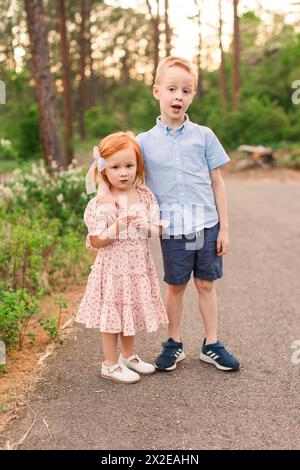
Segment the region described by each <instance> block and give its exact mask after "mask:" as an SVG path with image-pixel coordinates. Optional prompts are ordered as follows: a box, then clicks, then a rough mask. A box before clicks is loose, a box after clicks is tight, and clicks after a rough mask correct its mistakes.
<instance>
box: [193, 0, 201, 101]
mask: <svg viewBox="0 0 300 470" xmlns="http://www.w3.org/2000/svg"><path fill="white" fill-rule="evenodd" d="M194 3H195V6H196V7H197V10H198V12H197V23H198V54H197V72H198V81H197V90H196V94H197V96H198V98H202V96H203V73H202V63H201V52H202V21H201V7H202V3H201V4H200V5H199V3H198V1H197V0H194Z"/></svg>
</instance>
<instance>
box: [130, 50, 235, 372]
mask: <svg viewBox="0 0 300 470" xmlns="http://www.w3.org/2000/svg"><path fill="white" fill-rule="evenodd" d="M196 82H197V77H196V74H195V72H194V70H193V67H192V65H191V64H190V62H188V61H187V60H185V59H182V58H179V57H167V58H165V59H164V60H162V61H161V62H160V63H159V66H158V68H157V73H156V77H155V84H154V85H153V94H154V97H155V99H157V100H158V101H159V105H160V111H161V116H160V117H159V118H157V123H156V126H155V127H153V128H152V129H150V130H149V131H148V132H144V133H142V134H139V135H138V137H137V140H138V143H139V145H140V147H141V150H142V154H143V157H144V163H145V169H146V184H147V186H148V187H149V188H150V189H151V190H152V192H153V193H154V194H155V196H156V197H157V200H158V203H159V205H160V209H161V212H162V213H163V218H166V217H169V221H170V225H169V228H168V230H167V232H166V234H167V236H163V237H162V238H161V248H162V255H163V261H164V270H165V277H164V280H165V282H166V283H167V300H166V309H167V314H168V318H169V336H170V337H169V339H168V340H167V341H166V342H164V343H163V349H162V351H161V353H160V354H159V356H158V357H157V359H156V361H155V366H156V368H157V369H159V370H163V371H170V370H173V369H175V368H176V363H177V362H178V361H180V360H182V359H184V358H185V354H184V351H183V344H182V341H181V339H180V322H181V317H182V310H183V294H184V291H185V288H186V286H187V284H188V281H189V279H190V276H191V273H192V271H193V274H194V282H195V286H196V288H197V291H198V296H199V307H200V312H201V315H202V319H203V323H204V329H205V339H204V341H203V345H202V349H201V353H200V359H201V360H203V361H205V362H208V363H210V364H213V365H214V366H216V367H217V368H218V369H221V370H224V371H229V370H237V369H239V367H240V364H239V361H238V360H237V359H235V358H234V357H233V356H232V355H231V354H229V352H228V351H227V350H226V349H225V348H224V346H223V344H222V343H220V342H219V341H218V338H217V299H216V291H215V285H214V284H215V280H216V279H218V278H220V277H222V275H223V272H222V256H223V255H225V254H226V253H227V251H228V247H229V237H228V216H227V197H226V191H225V186H224V182H223V179H222V176H221V172H220V167H221V166H222V165H224V164H225V163H227V162H228V161H229V157H228V156H227V154H226V153H225V151H224V149H223V147H222V146H221V144H220V142H219V141H218V139H217V137H216V136H215V135H214V133H213V132H212V131H211V130H210V129H209V128H207V127H204V126H199V125H197V124H194V123H192V122H190V121H189V118H188V116H187V114H186V111H187V109H188V107H189V105H190V104H191V103H192V101H193V98H194V96H195V90H196Z"/></svg>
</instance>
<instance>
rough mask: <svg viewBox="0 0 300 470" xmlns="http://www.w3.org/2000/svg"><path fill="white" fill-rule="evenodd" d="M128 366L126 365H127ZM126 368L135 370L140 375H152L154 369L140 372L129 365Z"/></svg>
mask: <svg viewBox="0 0 300 470" xmlns="http://www.w3.org/2000/svg"><path fill="white" fill-rule="evenodd" d="M127 367H128V366H127ZM128 369H130V370H132V371H133V372H136V373H137V374H140V375H152V374H154V372H155V369H154V370H152V371H151V372H141V371H140V370H136V369H132V368H131V367H128Z"/></svg>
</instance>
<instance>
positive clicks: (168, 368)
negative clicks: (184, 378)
mask: <svg viewBox="0 0 300 470" xmlns="http://www.w3.org/2000/svg"><path fill="white" fill-rule="evenodd" d="M183 359H185V354H184V351H182V353H181V354H180V355H179V356H178V358H177V359H176V361H175V364H174V365H173V366H171V367H167V368H166V369H159V368H158V367H157V366H156V364H154V366H155V368H156V369H157V370H162V371H164V370H174V369H176V366H177V362H180V361H183Z"/></svg>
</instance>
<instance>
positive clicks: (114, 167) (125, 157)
mask: <svg viewBox="0 0 300 470" xmlns="http://www.w3.org/2000/svg"><path fill="white" fill-rule="evenodd" d="M106 163H107V164H108V167H107V168H106V169H105V172H106V176H107V178H108V180H109V182H110V184H111V185H112V187H113V188H115V189H117V190H119V191H126V190H128V189H129V188H131V186H132V185H133V183H134V181H135V177H136V171H137V162H136V154H135V151H134V148H133V146H132V145H130V147H128V148H126V149H124V150H120V151H119V152H116V153H114V154H113V155H111V156H110V157H108V158H106Z"/></svg>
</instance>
